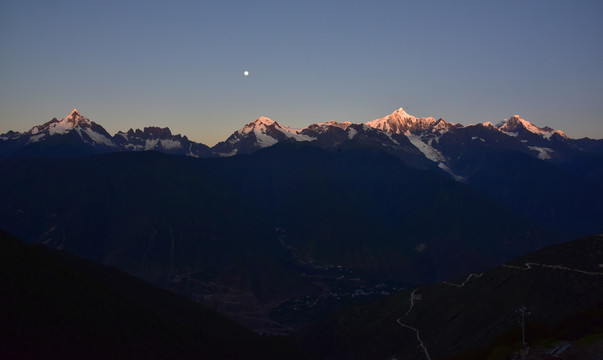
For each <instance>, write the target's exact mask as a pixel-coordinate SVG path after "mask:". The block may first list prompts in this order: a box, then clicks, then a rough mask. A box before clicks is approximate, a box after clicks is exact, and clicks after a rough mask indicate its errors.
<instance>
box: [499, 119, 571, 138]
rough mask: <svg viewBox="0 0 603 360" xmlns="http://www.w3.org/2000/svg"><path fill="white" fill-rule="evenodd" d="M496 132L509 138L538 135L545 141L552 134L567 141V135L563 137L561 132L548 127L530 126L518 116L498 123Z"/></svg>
mask: <svg viewBox="0 0 603 360" xmlns="http://www.w3.org/2000/svg"><path fill="white" fill-rule="evenodd" d="M498 130H500V131H502V132H504V133H506V134H507V135H510V136H517V135H518V134H519V133H521V132H528V133H532V134H535V135H540V136H542V137H543V138H545V139H550V138H551V136H553V135H554V134H557V135H558V136H560V137H562V138H564V139H567V135H565V134H564V133H563V131H561V130H555V129H551V128H550V127H548V126H545V127H543V128H540V127H538V126H535V125H532V124H531V123H530V122H529V121H526V120H524V119H522V118H521V116H519V115H513V116H511V117H510V118H509V119H508V120H504V121H503V122H501V123H499V124H498Z"/></svg>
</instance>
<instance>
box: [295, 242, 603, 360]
mask: <svg viewBox="0 0 603 360" xmlns="http://www.w3.org/2000/svg"><path fill="white" fill-rule="evenodd" d="M602 259H603V235H597V236H591V237H585V238H581V239H578V240H574V241H571V242H569V243H565V244H561V245H554V246H549V247H546V248H544V249H541V250H539V251H536V252H534V253H531V254H529V255H526V256H523V257H520V258H518V259H516V260H513V261H511V262H509V263H507V264H505V265H502V266H499V267H496V268H493V269H491V270H489V271H486V272H484V273H477V274H472V275H466V276H464V277H461V278H458V279H456V280H454V281H450V282H443V283H438V284H433V285H427V286H421V287H419V288H417V289H408V290H405V291H402V292H400V293H397V294H394V295H391V296H388V297H385V298H383V299H380V300H377V301H375V302H372V303H370V304H367V305H363V306H356V307H353V308H350V309H347V310H346V311H341V312H339V313H337V314H335V315H333V316H331V317H330V318H329V319H327V320H324V321H322V322H320V323H318V324H315V325H314V326H311V327H309V328H307V329H305V331H303V332H300V333H298V339H299V341H300V342H301V343H303V344H304V346H305V347H306V348H308V349H312V350H313V352H314V353H315V354H316V355H317V356H318V357H320V358H322V359H386V358H398V359H417V360H419V359H427V358H428V356H429V358H430V359H438V358H445V357H450V356H454V355H459V354H461V353H462V355H460V356H458V357H454V358H455V359H486V358H488V356H489V355H491V354H492V353H493V352H494V351H495V350H496V351H499V352H502V351H503V350H501V349H503V348H504V349H505V350H506V351H507V352H508V354H509V355H512V353H513V351H516V350H518V349H519V347H520V341H518V340H520V339H521V333H520V332H519V326H518V322H517V320H518V316H519V314H518V313H517V309H519V308H520V307H521V306H525V307H526V308H527V309H528V310H529V311H530V312H531V314H530V315H529V317H528V318H527V319H526V323H527V325H528V337H527V341H528V343H529V344H530V345H531V346H536V347H537V346H540V347H546V346H548V345H550V346H553V345H552V344H555V343H556V342H559V341H562V340H567V341H577V342H578V344H581V343H584V342H585V339H587V340H588V339H590V340H588V341H591V340H592V341H595V340H596V339H599V340H596V341H598V342H599V343H600V342H601V340H602V339H603V335H602V334H603V267H602V263H603V261H602ZM597 336H598V337H597ZM588 341H587V342H588ZM421 343H422V345H423V346H421ZM496 346H497V347H496ZM477 347H481V349H477ZM574 347H576V346H574ZM469 349H473V350H471V351H470V352H467V351H468V350H469ZM504 356H506V355H504V354H503V357H501V359H505V357H504ZM578 358H580V357H578ZM568 359H569V358H568Z"/></svg>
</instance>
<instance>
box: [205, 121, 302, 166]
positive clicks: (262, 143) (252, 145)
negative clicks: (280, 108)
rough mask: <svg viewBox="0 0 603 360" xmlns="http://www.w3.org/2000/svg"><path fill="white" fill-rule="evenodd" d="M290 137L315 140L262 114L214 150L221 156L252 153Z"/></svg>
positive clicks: (294, 139)
mask: <svg viewBox="0 0 603 360" xmlns="http://www.w3.org/2000/svg"><path fill="white" fill-rule="evenodd" d="M288 139H290V140H293V141H311V140H313V139H312V138H310V137H308V136H305V135H303V134H301V130H299V129H293V128H290V127H288V126H283V125H281V124H279V123H278V122H276V121H274V120H272V119H270V118H267V117H265V116H261V117H259V118H257V119H256V120H254V121H252V122H250V123H249V124H247V125H245V126H243V128H242V129H240V130H238V131H236V132H235V133H233V134H232V135H230V136H229V137H228V139H226V141H222V142H220V143H218V144H216V146H214V148H213V150H214V153H216V154H218V155H219V156H231V155H235V154H242V153H250V152H253V151H255V150H258V149H261V148H265V147H269V146H272V145H274V144H276V143H278V142H279V141H283V140H288Z"/></svg>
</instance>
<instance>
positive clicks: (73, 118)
mask: <svg viewBox="0 0 603 360" xmlns="http://www.w3.org/2000/svg"><path fill="white" fill-rule="evenodd" d="M60 122H65V124H66V125H67V126H70V125H71V129H73V128H74V127H76V126H77V125H79V124H80V123H81V124H86V125H90V120H89V119H88V118H86V117H84V116H82V115H80V113H79V112H78V111H77V109H73V111H72V112H71V114H69V115H68V116H67V117H66V118H64V119H63V120H61V121H60Z"/></svg>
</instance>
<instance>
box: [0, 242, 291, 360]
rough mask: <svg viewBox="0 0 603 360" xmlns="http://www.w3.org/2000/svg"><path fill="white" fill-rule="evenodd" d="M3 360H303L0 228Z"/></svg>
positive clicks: (192, 307) (178, 300) (158, 292)
mask: <svg viewBox="0 0 603 360" xmlns="http://www.w3.org/2000/svg"><path fill="white" fill-rule="evenodd" d="M0 304H1V306H0V318H1V319H2V326H0V358H2V359H111V358H122V359H126V358H127V359H249V358H256V359H262V358H269V359H277V358H283V357H284V358H301V357H299V355H298V354H297V353H298V352H297V351H295V350H293V347H292V346H290V345H289V344H287V343H286V341H285V340H283V339H280V338H268V337H262V336H259V335H257V334H255V333H253V332H251V331H250V330H248V329H246V328H243V327H241V326H239V325H237V324H235V323H234V322H232V321H230V320H228V319H226V318H224V317H223V316H221V315H219V314H218V313H216V312H214V311H212V310H209V309H207V308H204V307H203V306H201V305H198V304H195V303H193V302H191V301H189V300H186V299H184V298H182V297H180V296H178V295H176V294H173V293H170V292H168V291H166V290H162V289H159V288H156V287H154V286H153V285H151V284H149V283H146V282H144V281H142V280H139V279H136V278H134V277H132V276H129V275H127V274H125V273H122V272H120V271H117V270H115V269H111V268H107V267H104V266H102V265H97V264H94V263H92V262H89V261H86V260H83V259H80V258H77V257H75V256H72V255H69V254H66V253H63V252H61V251H57V250H52V249H48V248H46V247H44V246H41V245H24V244H22V243H21V242H20V241H19V240H18V239H16V238H14V237H12V236H10V235H8V234H6V233H5V232H2V231H0Z"/></svg>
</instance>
